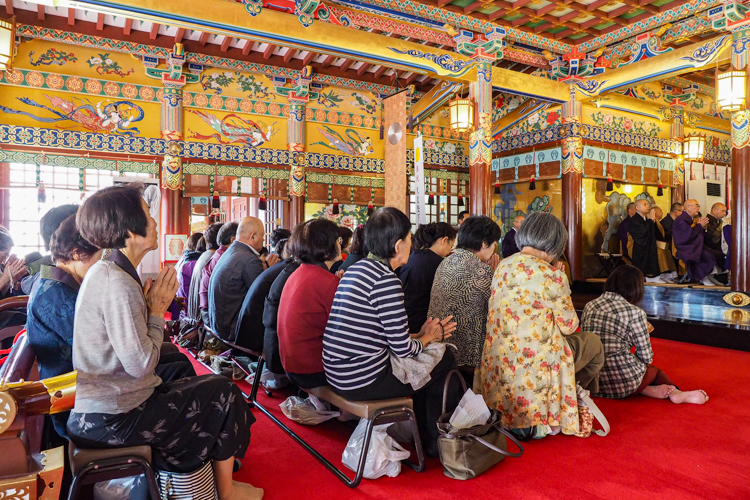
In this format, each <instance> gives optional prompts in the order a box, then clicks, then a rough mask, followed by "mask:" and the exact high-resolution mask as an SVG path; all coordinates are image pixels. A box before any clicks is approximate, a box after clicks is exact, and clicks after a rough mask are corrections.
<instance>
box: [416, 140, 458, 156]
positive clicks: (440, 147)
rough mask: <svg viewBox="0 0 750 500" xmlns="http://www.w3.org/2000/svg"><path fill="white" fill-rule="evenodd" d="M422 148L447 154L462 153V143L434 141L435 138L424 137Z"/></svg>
mask: <svg viewBox="0 0 750 500" xmlns="http://www.w3.org/2000/svg"><path fill="white" fill-rule="evenodd" d="M424 148H425V150H426V151H435V152H436V153H441V154H449V155H464V154H466V153H465V152H464V145H463V144H461V143H456V142H446V141H436V140H435V139H425V141H424Z"/></svg>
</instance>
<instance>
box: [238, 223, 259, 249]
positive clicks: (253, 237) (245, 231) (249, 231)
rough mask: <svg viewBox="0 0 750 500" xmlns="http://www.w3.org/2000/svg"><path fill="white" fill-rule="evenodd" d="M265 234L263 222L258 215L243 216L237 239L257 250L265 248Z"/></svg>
mask: <svg viewBox="0 0 750 500" xmlns="http://www.w3.org/2000/svg"><path fill="white" fill-rule="evenodd" d="M264 236H265V230H264V228H263V222H261V220H260V219H258V218H257V217H243V218H242V220H241V221H240V225H239V226H238V227H237V241H241V242H242V243H245V244H246V245H250V246H251V247H253V248H254V249H255V250H256V251H257V252H260V250H261V249H262V248H263V237H264Z"/></svg>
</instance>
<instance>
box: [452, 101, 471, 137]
mask: <svg viewBox="0 0 750 500" xmlns="http://www.w3.org/2000/svg"><path fill="white" fill-rule="evenodd" d="M448 109H449V110H450V118H451V128H452V129H453V130H455V131H457V132H467V131H469V130H471V129H472V128H474V103H473V102H472V101H471V99H468V98H464V97H458V96H456V97H455V98H454V99H451V100H450V101H448Z"/></svg>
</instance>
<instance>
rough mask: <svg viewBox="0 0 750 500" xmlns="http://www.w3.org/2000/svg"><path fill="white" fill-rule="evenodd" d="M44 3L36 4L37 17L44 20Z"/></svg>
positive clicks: (6, 0)
mask: <svg viewBox="0 0 750 500" xmlns="http://www.w3.org/2000/svg"><path fill="white" fill-rule="evenodd" d="M10 1H12V0H5V2H6V3H8V2H10ZM44 14H45V12H44V5H42V4H39V5H37V6H36V18H37V19H39V20H40V21H44Z"/></svg>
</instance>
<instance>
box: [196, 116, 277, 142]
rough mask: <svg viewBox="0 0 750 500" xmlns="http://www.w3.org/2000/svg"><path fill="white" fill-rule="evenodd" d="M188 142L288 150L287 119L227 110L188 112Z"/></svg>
mask: <svg viewBox="0 0 750 500" xmlns="http://www.w3.org/2000/svg"><path fill="white" fill-rule="evenodd" d="M185 140H187V141H195V142H210V143H215V144H218V143H221V144H235V145H240V146H246V147H255V148H271V149H286V120H285V119H284V118H272V117H270V116H258V115H250V114H244V113H228V112H226V111H214V110H202V109H186V110H185Z"/></svg>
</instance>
